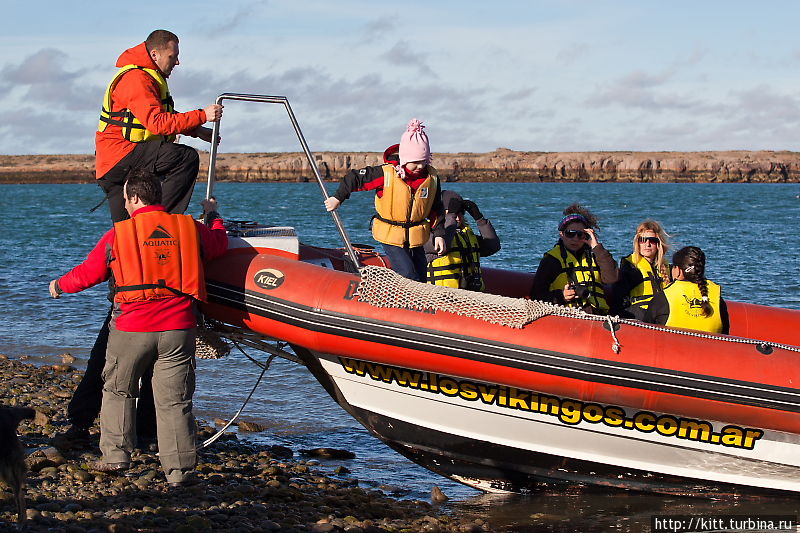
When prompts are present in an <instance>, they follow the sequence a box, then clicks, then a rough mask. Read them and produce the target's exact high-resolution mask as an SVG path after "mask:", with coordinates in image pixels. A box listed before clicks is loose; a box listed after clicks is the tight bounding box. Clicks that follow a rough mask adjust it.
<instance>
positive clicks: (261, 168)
mask: <svg viewBox="0 0 800 533" xmlns="http://www.w3.org/2000/svg"><path fill="white" fill-rule="evenodd" d="M382 156H383V154H382V153H378V152H352V153H349V152H318V153H316V154H314V157H315V159H316V163H317V167H318V168H319V171H320V174H321V175H322V177H323V178H325V179H327V180H336V179H338V178H340V177H341V176H343V175H344V174H345V173H346V172H347V171H348V170H350V169H352V168H361V167H364V166H367V165H377V164H380V163H382V162H383V159H382ZM200 158H201V168H200V180H204V179H205V177H206V175H207V173H208V153H207V152H201V154H200ZM433 159H434V160H433V164H434V166H436V167H437V168H438V169H439V171H440V175H441V176H442V177H443V178H444V179H446V180H449V181H458V180H462V181H522V182H527V181H563V182H574V181H640V182H796V181H798V179H799V178H800V153H798V152H786V151H783V152H773V151H720V152H518V151H514V150H508V149H506V148H498V149H497V150H495V151H494V152H487V153H457V154H451V153H437V154H434V155H433ZM216 176H217V179H218V180H220V181H307V180H310V179H314V174H313V172H312V170H311V167H310V166H309V164H308V162H307V161H306V158H305V154H303V153H302V152H288V153H252V154H219V155H218V158H217V165H216ZM93 180H94V156H90V155H41V156H0V183H70V182H72V183H74V182H91V181H93Z"/></svg>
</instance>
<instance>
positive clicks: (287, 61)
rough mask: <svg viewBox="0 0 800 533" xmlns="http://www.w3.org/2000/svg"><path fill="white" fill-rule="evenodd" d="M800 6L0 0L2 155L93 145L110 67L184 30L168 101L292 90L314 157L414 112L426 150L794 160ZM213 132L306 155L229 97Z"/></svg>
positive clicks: (246, 146) (279, 125) (393, 126)
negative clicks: (764, 152) (785, 155)
mask: <svg viewBox="0 0 800 533" xmlns="http://www.w3.org/2000/svg"><path fill="white" fill-rule="evenodd" d="M78 6H79V7H78ZM799 15H800V4H797V3H796V2H793V1H782V0H777V1H771V2H741V1H725V2H723V1H704V2H703V1H701V2H698V1H696V0H695V1H692V2H689V1H680V0H677V1H671V2H649V1H641V0H640V1H633V0H630V1H627V0H620V1H602V0H598V1H588V0H587V1H560V2H557V1H538V0H528V1H503V0H496V1H495V2H491V3H490V2H469V1H463V0H462V1H450V0H443V1H435V0H427V1H406V2H381V1H374V0H373V1H367V0H337V1H335V2H333V1H324V0H287V1H273V0H263V1H251V0H229V1H224V2H223V1H214V2H207V1H205V0H192V1H172V2H163V1H161V2H153V1H149V0H145V1H139V2H125V3H123V2H112V1H106V2H94V1H87V2H79V3H75V2H55V1H44V2H31V1H25V2H23V1H18V0H10V1H9V0H7V1H6V2H5V3H4V17H3V22H2V26H3V30H2V32H0V153H2V154H47V153H92V152H93V150H94V144H93V143H94V134H93V132H94V129H95V128H96V125H97V115H98V110H99V105H100V100H101V99H102V95H103V92H104V90H105V86H106V84H107V83H108V81H109V79H110V78H111V76H112V75H113V73H114V72H115V68H114V63H115V62H116V59H117V57H118V56H119V54H120V53H121V52H122V51H123V50H124V49H126V48H128V47H131V46H134V45H136V44H138V43H140V42H142V41H143V40H144V38H145V37H146V36H147V34H148V33H149V32H150V31H151V30H153V29H156V28H165V29H169V30H171V31H173V32H175V33H176V34H177V35H178V36H179V37H180V39H181V43H180V47H181V48H180V51H181V53H180V60H181V64H180V65H179V66H177V67H176V68H175V70H174V71H173V73H172V76H171V78H170V80H169V81H170V87H171V90H172V93H173V96H174V98H175V101H176V106H177V107H178V109H184V110H185V109H193V108H200V107H205V106H206V105H208V104H210V103H212V102H213V101H214V99H215V98H216V96H217V95H219V94H220V93H223V92H241V93H257V94H273V95H285V96H287V97H288V98H289V101H290V103H291V105H292V108H293V109H294V111H295V114H296V115H297V117H298V120H299V122H300V125H301V126H302V128H303V132H304V134H305V137H306V140H307V141H308V143H309V146H310V147H311V149H312V150H313V151H327V150H336V151H351V150H352V151H361V150H364V151H382V150H383V149H384V148H385V147H386V146H388V145H390V144H393V143H394V142H397V141H398V140H399V137H400V134H401V133H402V132H403V130H404V129H405V124H406V123H407V122H408V120H409V119H410V118H412V117H418V118H420V119H421V120H422V121H423V122H424V123H425V124H426V125H427V127H428V129H427V131H428V134H429V136H430V139H431V147H432V149H433V151H434V152H486V151H492V150H494V149H496V148H498V147H504V148H511V149H514V150H524V151H590V150H639V151H649V150H658V151H660V150H680V151H694V150H734V149H745V150H756V149H769V150H795V147H796V145H797V142H796V140H797V133H798V131H800V99H799V98H798V89H800V74H798V72H799V71H800V40H799V39H798V37H797V35H798V32H797V21H798V20H800V17H799ZM221 134H222V138H223V143H222V145H221V146H220V151H221V152H269V151H287V150H291V151H297V150H299V147H298V145H297V142H296V140H295V139H294V138H293V136H292V134H291V131H290V129H289V126H288V121H287V120H286V118H285V115H284V113H283V111H282V110H281V109H279V108H277V106H266V105H259V104H247V103H239V102H229V103H228V104H226V108H225V116H224V118H223V122H222V127H221ZM189 144H193V145H195V146H197V147H201V148H202V147H203V143H202V142H199V141H194V140H191V141H189Z"/></svg>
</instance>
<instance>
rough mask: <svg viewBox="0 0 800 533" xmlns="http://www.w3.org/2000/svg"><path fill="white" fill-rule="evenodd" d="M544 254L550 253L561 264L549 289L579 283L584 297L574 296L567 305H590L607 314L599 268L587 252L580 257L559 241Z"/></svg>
mask: <svg viewBox="0 0 800 533" xmlns="http://www.w3.org/2000/svg"><path fill="white" fill-rule="evenodd" d="M545 255H551V256H553V257H554V258H556V259H557V260H558V262H559V263H560V264H561V272H559V274H558V276H556V278H555V279H554V280H553V281H552V283H550V288H549V290H550V291H556V290H558V291H562V290H564V286H565V285H568V284H577V285H581V286H583V287H584V288H585V289H586V296H585V297H584V298H576V299H574V300H572V301H571V302H567V304H566V305H567V307H584V306H586V305H590V306H591V307H592V309H593V310H594V311H595V312H596V313H599V314H608V309H609V306H608V302H607V301H606V293H605V290H604V289H603V281H602V279H601V278H600V268H599V267H598V266H597V263H596V262H595V261H594V258H593V257H592V255H591V254H589V253H582V254H581V256H580V259H578V258H576V257H575V256H574V255H573V254H572V252H570V251H569V250H567V248H566V247H565V246H564V245H563V244H562V243H561V241H559V242H558V244H556V245H555V246H554V247H553V249H552V250H550V251H549V252H547V254H545Z"/></svg>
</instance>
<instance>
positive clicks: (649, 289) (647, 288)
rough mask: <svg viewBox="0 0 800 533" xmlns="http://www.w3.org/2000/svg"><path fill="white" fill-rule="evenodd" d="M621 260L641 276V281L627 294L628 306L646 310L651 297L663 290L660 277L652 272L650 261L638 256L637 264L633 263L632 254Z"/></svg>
mask: <svg viewBox="0 0 800 533" xmlns="http://www.w3.org/2000/svg"><path fill="white" fill-rule="evenodd" d="M622 260H623V261H627V262H628V263H630V264H631V265H633V266H634V267H636V269H637V270H639V272H641V274H642V281H640V282H639V283H638V284H637V285H636V286H635V287H633V288H631V290H630V291H629V292H628V298H629V300H630V305H635V306H637V307H641V308H642V309H647V306H648V305H649V303H650V300H652V299H653V295H655V294H656V293H659V292H661V291H663V290H664V287H663V284H662V280H661V276H659V275H658V274H657V273H656V272H655V270H653V265H652V264H651V263H650V261H648V260H647V259H646V258H644V257H642V256H639V261H638V262H637V263H634V262H633V254H631V255H629V256H627V257H624V258H623V259H622Z"/></svg>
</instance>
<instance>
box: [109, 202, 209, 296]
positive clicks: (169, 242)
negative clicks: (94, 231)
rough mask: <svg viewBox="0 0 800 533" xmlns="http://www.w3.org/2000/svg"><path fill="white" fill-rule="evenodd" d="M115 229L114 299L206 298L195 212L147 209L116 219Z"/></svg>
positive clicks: (111, 265) (112, 266) (113, 257)
mask: <svg viewBox="0 0 800 533" xmlns="http://www.w3.org/2000/svg"><path fill="white" fill-rule="evenodd" d="M114 231H115V236H114V245H113V247H112V259H111V264H110V267H111V271H112V272H113V274H114V283H115V285H116V287H115V289H114V301H115V302H119V303H127V302H141V301H144V300H160V299H162V298H173V297H175V296H190V297H192V298H195V299H197V300H201V301H205V300H206V286H205V280H204V276H203V262H202V259H201V257H200V253H201V250H200V233H199V232H198V231H197V227H196V225H195V221H194V220H193V219H192V217H191V216H189V215H172V214H169V213H167V212H165V211H148V212H146V213H140V214H138V215H136V216H135V217H133V218H130V219H128V220H123V221H122V222H117V223H116V224H114Z"/></svg>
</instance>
